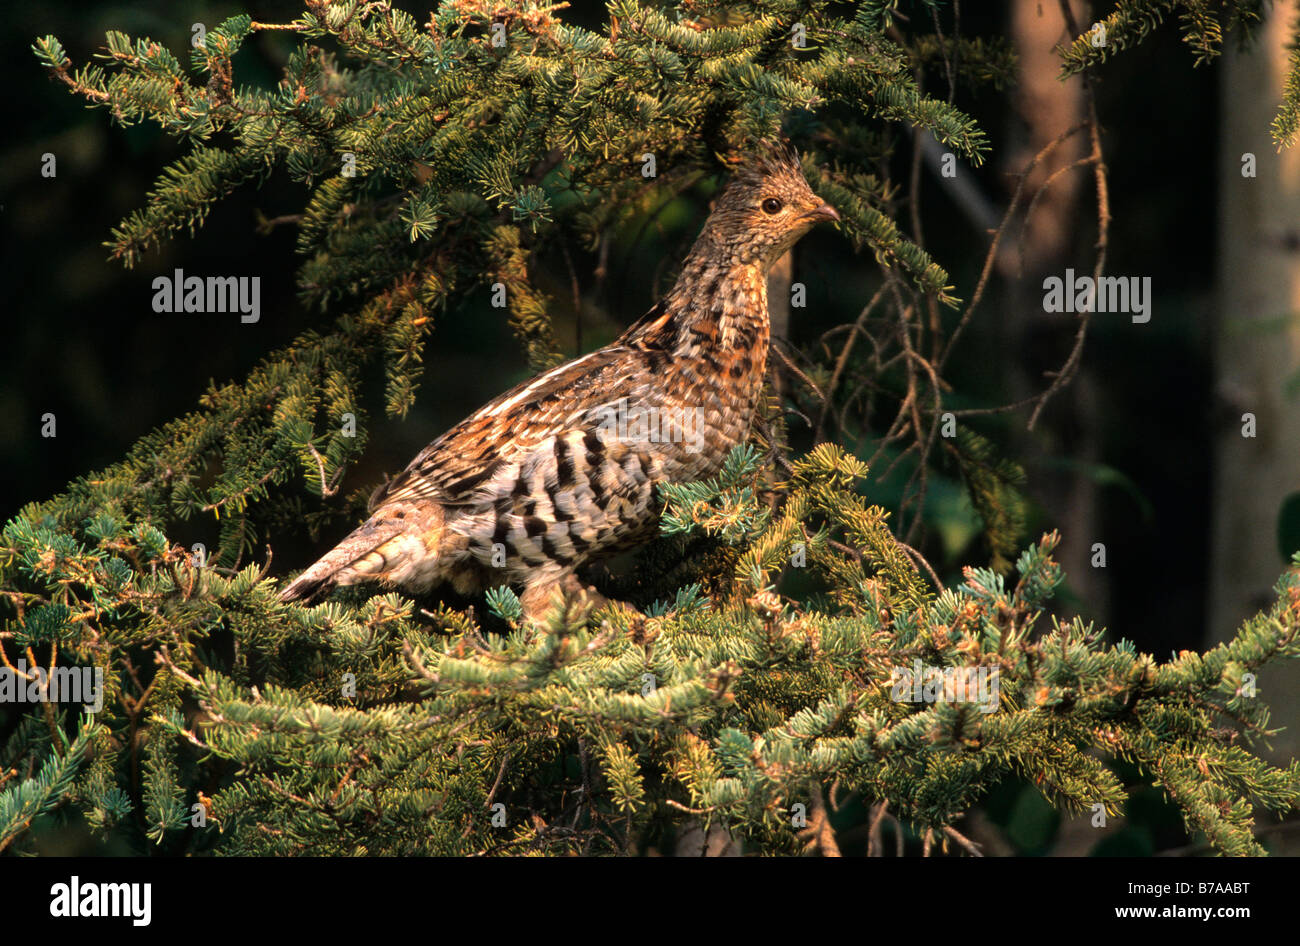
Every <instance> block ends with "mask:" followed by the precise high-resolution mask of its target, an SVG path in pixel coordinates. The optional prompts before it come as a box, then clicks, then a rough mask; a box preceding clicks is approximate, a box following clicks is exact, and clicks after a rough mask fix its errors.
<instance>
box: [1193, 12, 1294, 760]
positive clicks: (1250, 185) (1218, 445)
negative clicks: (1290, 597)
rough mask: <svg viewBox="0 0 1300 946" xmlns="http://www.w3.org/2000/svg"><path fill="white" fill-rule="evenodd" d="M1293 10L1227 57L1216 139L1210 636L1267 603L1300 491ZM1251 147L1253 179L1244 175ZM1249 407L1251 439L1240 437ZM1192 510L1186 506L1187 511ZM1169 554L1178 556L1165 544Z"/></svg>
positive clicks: (1276, 715)
mask: <svg viewBox="0 0 1300 946" xmlns="http://www.w3.org/2000/svg"><path fill="white" fill-rule="evenodd" d="M1289 17H1290V10H1289V9H1288V6H1287V5H1278V6H1275V7H1274V8H1273V9H1272V11H1271V13H1270V14H1269V16H1268V19H1267V21H1266V23H1265V24H1264V25H1263V26H1262V27H1261V29H1260V31H1259V35H1258V39H1257V42H1256V44H1255V45H1254V47H1253V48H1251V49H1249V50H1248V51H1247V52H1246V53H1244V54H1241V53H1238V52H1236V51H1235V50H1234V49H1232V48H1231V44H1229V47H1230V48H1229V51H1228V52H1226V53H1225V56H1224V58H1225V63H1224V71H1223V77H1222V85H1221V90H1222V91H1221V94H1222V105H1223V125H1222V131H1221V133H1220V136H1219V141H1220V142H1221V145H1220V155H1219V158H1220V170H1219V174H1220V176H1219V180H1220V182H1221V187H1222V192H1221V195H1220V200H1219V208H1220V210H1219V234H1220V239H1219V243H1220V245H1219V249H1218V274H1217V275H1218V306H1217V325H1216V336H1217V337H1216V341H1215V346H1214V352H1215V358H1216V365H1215V373H1216V382H1215V384H1216V390H1215V394H1216V400H1217V402H1218V405H1219V410H1218V411H1217V417H1216V418H1215V422H1216V423H1215V427H1216V429H1215V432H1214V449H1215V475H1214V487H1213V510H1212V516H1213V533H1212V537H1213V541H1212V551H1211V561H1210V588H1209V615H1210V625H1209V637H1210V640H1211V641H1212V642H1214V641H1222V640H1226V639H1228V638H1230V637H1231V636H1232V635H1233V634H1234V633H1235V631H1236V629H1237V628H1238V626H1239V625H1240V623H1241V621H1242V620H1243V619H1244V618H1246V617H1248V616H1250V615H1251V614H1254V613H1255V612H1256V611H1258V610H1260V609H1261V608H1263V607H1267V606H1268V605H1269V603H1270V602H1271V601H1272V600H1273V595H1272V593H1271V592H1270V588H1271V586H1272V584H1273V582H1274V581H1276V579H1277V577H1278V575H1279V574H1280V573H1281V572H1282V571H1283V569H1284V567H1285V561H1284V559H1283V558H1282V557H1281V556H1280V554H1279V550H1278V542H1277V517H1278V509H1279V507H1280V505H1281V503H1282V500H1283V499H1284V498H1285V497H1286V496H1287V495H1288V494H1289V493H1291V492H1293V491H1295V490H1296V489H1300V399H1297V397H1296V395H1295V394H1294V393H1288V391H1287V389H1286V386H1287V381H1288V379H1289V378H1291V377H1293V376H1294V375H1295V374H1296V372H1297V370H1300V321H1297V319H1296V316H1295V312H1296V311H1297V308H1300V306H1298V304H1297V303H1298V302H1300V256H1298V255H1297V252H1298V251H1300V150H1296V149H1294V148H1293V149H1289V150H1286V151H1283V152H1282V153H1281V154H1278V153H1277V151H1276V148H1275V146H1274V144H1273V142H1272V139H1271V138H1270V136H1269V123H1270V121H1271V120H1272V118H1273V114H1274V112H1275V110H1276V108H1277V103H1278V102H1279V101H1280V100H1281V97H1282V85H1283V79H1284V77H1285V74H1286V59H1287V56H1286V50H1285V48H1284V44H1285V43H1286V41H1287V39H1288V36H1289V31H1288V19H1289ZM1246 154H1253V155H1254V159H1255V161H1256V163H1257V172H1256V173H1257V176H1256V177H1247V176H1244V175H1243V162H1244V160H1245V159H1244V158H1243V156H1244V155H1246ZM1243 414H1252V415H1254V419H1255V424H1256V431H1255V436H1254V437H1247V436H1243V424H1244V423H1245V422H1244V421H1243V420H1242V415H1243ZM1189 514H1193V513H1192V511H1190V510H1189ZM1170 553H1171V554H1175V555H1176V554H1178V550H1177V549H1171V550H1170ZM1298 689H1300V667H1298V666H1297V665H1296V664H1295V663H1291V664H1288V665H1285V666H1283V667H1280V668H1279V669H1276V670H1273V671H1272V672H1270V673H1266V674H1265V675H1264V676H1263V677H1262V679H1261V681H1260V688H1259V694H1260V696H1261V698H1263V699H1265V700H1267V701H1268V702H1269V704H1270V706H1271V707H1272V709H1273V718H1272V722H1273V724H1275V725H1278V726H1286V727H1287V729H1286V730H1285V731H1284V732H1283V733H1281V734H1280V736H1279V737H1277V738H1275V739H1274V740H1273V741H1272V742H1273V750H1274V752H1273V757H1274V758H1289V757H1292V756H1294V754H1295V753H1296V750H1297V748H1300V739H1298V738H1297V737H1298V736H1300V701H1298V700H1297V698H1296V693H1297V690H1298Z"/></svg>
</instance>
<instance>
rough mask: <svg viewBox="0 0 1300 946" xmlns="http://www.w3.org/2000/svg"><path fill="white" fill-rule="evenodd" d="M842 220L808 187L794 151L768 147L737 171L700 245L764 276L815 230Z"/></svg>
mask: <svg viewBox="0 0 1300 946" xmlns="http://www.w3.org/2000/svg"><path fill="white" fill-rule="evenodd" d="M839 219H840V215H839V214H838V213H836V212H835V208H834V207H832V206H830V204H828V203H826V201H824V200H822V199H821V198H820V197H818V196H817V195H816V194H814V193H813V191H812V188H811V187H809V186H808V180H807V179H806V178H805V177H804V174H803V169H802V168H801V167H800V166H799V156H798V155H796V154H795V152H794V149H793V148H792V147H790V145H789V144H787V143H784V142H781V143H766V144H764V145H762V146H760V148H759V149H758V150H757V152H755V153H754V154H753V155H751V156H750V157H748V158H747V159H746V160H745V161H744V162H743V163H742V164H741V165H740V166H739V167H738V168H737V169H736V173H735V176H734V177H733V178H732V180H731V183H730V184H729V185H728V186H727V189H726V190H725V191H723V193H722V195H721V196H720V197H719V198H718V200H717V203H716V204H715V205H714V208H713V212H712V213H711V214H709V219H708V220H707V221H706V222H705V224H704V231H703V232H702V233H701V234H700V239H701V242H705V241H706V240H707V242H708V243H709V244H710V249H711V250H712V251H713V252H715V253H721V254H722V255H724V256H726V257H729V258H730V260H732V261H734V262H735V263H738V264H740V265H755V264H758V265H761V266H762V267H763V269H764V270H765V271H766V269H767V268H768V267H770V266H771V265H772V264H773V263H775V262H776V261H777V259H778V258H780V256H781V254H782V253H784V252H785V251H786V250H788V249H790V247H792V246H794V244H795V243H796V242H797V241H798V239H799V238H800V237H801V236H803V235H804V234H805V233H807V232H808V231H809V230H810V229H811V228H812V226H813V224H816V223H819V222H821V221H823V220H839Z"/></svg>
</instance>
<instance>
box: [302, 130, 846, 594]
mask: <svg viewBox="0 0 1300 946" xmlns="http://www.w3.org/2000/svg"><path fill="white" fill-rule="evenodd" d="M822 220H839V214H837V213H836V212H835V210H834V208H832V207H830V206H829V205H827V204H826V203H825V202H824V201H823V200H822V199H821V198H820V197H818V196H817V195H816V194H814V193H813V192H812V189H811V188H810V187H809V186H808V182H807V180H806V179H805V178H804V175H803V171H802V170H801V168H800V166H799V161H798V158H797V157H796V155H795V154H794V152H793V150H792V149H790V148H789V147H788V146H787V145H784V144H781V145H765V146H763V147H762V148H761V149H760V150H759V151H758V153H757V154H755V155H754V156H752V157H751V158H750V159H749V160H748V161H746V162H745V163H743V164H742V165H741V166H740V167H739V168H738V170H737V171H736V173H735V176H734V178H733V180H732V182H731V184H730V185H729V186H728V188H727V189H726V190H725V191H724V193H723V194H722V195H721V196H720V197H719V198H718V200H717V203H716V205H715V206H714V209H713V212H712V213H711V214H710V215H709V218H708V219H707V220H706V221H705V223H704V229H703V231H702V232H701V233H700V236H699V238H698V239H697V240H696V241H695V245H694V247H692V249H691V252H690V255H689V256H687V258H686V261H685V263H684V264H683V267H682V271H681V275H680V276H679V277H678V279H677V282H676V284H675V285H674V286H673V288H672V290H671V291H669V292H668V294H667V295H665V296H664V297H663V299H662V300H661V301H660V302H659V303H658V304H657V305H655V306H654V308H652V309H651V310H650V311H649V312H648V313H646V315H645V316H644V317H643V318H641V319H640V320H639V321H638V322H636V323H635V324H634V325H632V326H631V328H629V329H628V330H627V331H626V332H624V333H623V335H622V336H621V337H619V338H618V339H617V340H616V341H614V342H613V343H612V344H610V345H607V346H606V347H604V348H601V349H599V350H598V351H594V352H592V353H591V354H589V355H585V356H583V357H581V358H578V359H576V360H574V361H570V362H568V363H567V364H563V365H561V366H559V367H558V368H555V369H553V370H551V371H547V372H545V373H544V374H541V375H538V376H537V377H535V378H533V379H532V380H530V381H526V382H524V383H523V384H520V385H518V386H517V387H515V388H512V389H511V390H509V391H507V392H506V393H505V394H503V395H501V396H500V397H498V398H497V399H496V400H494V401H492V402H490V403H489V404H487V405H485V406H484V407H482V408H481V409H480V410H478V411H477V412H476V413H474V414H472V415H470V416H469V417H468V418H466V419H465V420H463V421H461V422H460V423H459V424H457V425H456V426H455V427H453V428H452V429H451V430H449V431H447V432H446V433H445V434H443V435H442V436H441V437H439V438H438V439H437V440H435V441H433V443H431V444H429V446H427V447H426V448H425V449H424V450H423V451H421V452H420V454H419V455H418V456H417V457H416V458H415V459H414V460H412V461H411V464H410V466H408V467H407V468H406V470H405V471H404V472H403V473H402V474H401V475H400V476H398V477H396V478H395V479H393V480H391V481H390V482H389V483H387V484H386V485H385V486H384V487H382V488H381V489H380V490H379V491H378V492H377V493H376V495H375V498H374V499H373V500H372V501H371V510H372V515H371V516H370V518H369V519H367V520H366V522H365V523H364V524H363V525H361V526H360V527H359V528H357V529H356V530H355V531H354V532H352V534H350V535H349V536H348V537H347V538H345V539H344V540H343V541H342V542H340V543H339V544H338V545H337V546H336V547H335V548H334V549H333V550H331V551H330V552H329V553H328V554H326V555H325V556H324V557H323V558H321V559H320V560H319V561H317V562H316V563H315V564H314V565H312V566H311V567H310V568H308V569H307V570H306V571H305V572H303V573H302V574H301V575H299V576H298V578H297V579H295V580H294V581H293V582H292V583H291V584H289V585H288V586H287V587H286V588H285V589H284V591H283V592H282V593H281V598H282V599H283V600H286V601H289V600H294V599H299V598H306V599H312V598H316V597H319V596H320V595H322V594H324V593H325V592H327V591H329V590H330V589H331V588H333V587H334V586H336V585H349V584H353V583H355V582H359V581H364V580H367V579H379V580H380V581H382V582H383V583H385V584H387V585H392V586H396V587H398V588H401V589H403V590H406V591H408V592H411V593H415V594H423V593H425V592H428V591H430V590H431V589H433V588H434V587H435V586H438V585H441V584H443V583H448V584H450V585H451V586H452V587H453V588H454V589H455V590H456V591H458V592H460V593H462V594H468V593H473V592H475V591H480V590H482V589H484V588H488V587H493V586H497V585H503V584H509V585H512V586H515V587H517V588H522V589H523V594H522V596H521V600H522V602H523V605H524V608H525V610H526V612H528V613H530V614H536V613H540V612H541V611H542V610H543V609H544V608H545V606H547V605H548V603H549V601H550V598H551V595H552V592H553V591H555V590H556V589H557V588H561V587H568V588H574V587H575V585H576V582H577V579H576V577H575V574H574V572H575V569H577V568H579V567H581V566H583V565H585V564H587V563H588V562H591V561H592V560H595V559H599V558H601V557H605V556H608V555H609V554H611V553H613V552H616V551H618V550H620V549H626V548H628V547H631V546H634V545H637V544H639V543H642V542H645V541H646V540H648V539H650V538H652V537H653V536H654V534H655V531H656V525H657V523H658V519H659V511H660V504H659V497H658V495H657V492H656V489H655V487H656V484H658V483H661V482H673V483H682V482H690V481H692V480H698V479H702V478H705V477H708V476H711V475H713V474H714V473H716V472H717V471H718V469H719V467H720V466H721V464H722V461H723V459H724V458H725V457H726V455H727V453H728V451H730V450H731V448H732V447H734V446H735V445H736V444H738V443H740V442H741V441H742V440H743V439H744V438H745V437H746V435H747V433H748V430H749V425H750V420H751V418H752V416H753V413H754V409H755V406H756V405H757V403H758V399H759V396H760V393H761V391H762V388H763V378H764V372H765V366H766V362H767V349H768V339H769V326H768V314H767V273H768V270H769V269H770V268H771V266H772V264H773V263H774V262H775V261H776V260H777V258H778V257H780V256H781V254H783V253H784V252H785V251H786V250H788V249H789V248H790V247H791V246H793V245H794V243H795V241H797V240H798V239H799V238H800V237H801V236H803V235H804V233H806V232H807V231H808V230H809V229H810V228H811V227H812V226H813V225H814V224H815V223H817V222H818V221H822Z"/></svg>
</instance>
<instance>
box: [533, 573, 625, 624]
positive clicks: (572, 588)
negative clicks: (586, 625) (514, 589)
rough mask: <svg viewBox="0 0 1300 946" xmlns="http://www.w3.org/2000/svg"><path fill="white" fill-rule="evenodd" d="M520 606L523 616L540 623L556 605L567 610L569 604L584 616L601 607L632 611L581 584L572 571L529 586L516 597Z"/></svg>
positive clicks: (620, 602)
mask: <svg viewBox="0 0 1300 946" xmlns="http://www.w3.org/2000/svg"><path fill="white" fill-rule="evenodd" d="M519 602H520V603H521V604H522V605H523V606H524V617H525V618H527V619H529V620H532V621H535V622H538V623H541V622H542V621H543V619H544V618H545V617H546V615H547V614H549V613H550V611H551V609H552V608H553V607H555V606H556V605H557V604H558V605H559V606H560V607H569V606H570V604H573V605H576V606H577V607H579V608H581V609H583V610H584V611H585V612H586V613H587V614H591V613H593V612H596V611H599V610H600V609H601V608H604V607H609V606H613V607H619V608H625V609H627V610H629V611H635V610H636V609H635V608H633V607H632V606H631V605H630V604H627V603H625V602H622V601H615V600H613V599H610V598H606V597H605V596H604V595H602V594H601V593H600V592H599V591H597V590H596V589H595V588H593V587H592V586H591V585H584V584H583V583H582V581H581V580H580V579H579V578H578V576H577V575H575V574H574V573H573V572H565V573H564V574H563V575H562V576H560V577H559V578H556V579H554V580H551V581H541V582H536V583H534V584H531V585H529V586H528V587H527V588H525V589H524V593H523V594H521V595H520V596H519Z"/></svg>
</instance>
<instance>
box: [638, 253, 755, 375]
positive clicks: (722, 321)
mask: <svg viewBox="0 0 1300 946" xmlns="http://www.w3.org/2000/svg"><path fill="white" fill-rule="evenodd" d="M766 270H767V267H766V266H763V265H761V264H760V263H758V262H754V263H738V262H734V261H732V260H724V259H722V258H720V257H719V256H717V255H715V254H695V253H692V254H691V256H689V257H687V259H686V263H685V265H684V266H683V268H682V273H681V275H680V276H679V277H678V278H677V282H676V283H675V284H674V285H673V288H672V289H670V290H669V291H668V293H667V294H666V295H665V296H664V297H663V299H662V300H660V302H659V304H658V305H657V306H656V307H655V311H653V312H651V313H650V315H648V316H647V317H646V319H644V320H643V323H642V325H641V326H640V328H642V329H643V332H642V333H641V335H640V339H641V340H642V341H643V343H646V344H649V345H652V346H653V347H656V348H659V349H663V350H667V351H669V352H671V353H672V355H673V356H674V358H678V359H682V358H695V357H698V356H700V355H701V354H703V353H717V352H742V351H743V352H747V353H748V354H749V355H751V356H752V360H753V361H756V362H757V367H758V370H759V371H762V366H763V365H764V364H765V362H766V360H767V346H768V336H769V333H770V331H771V330H770V326H769V323H768V315H767V272H766Z"/></svg>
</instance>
